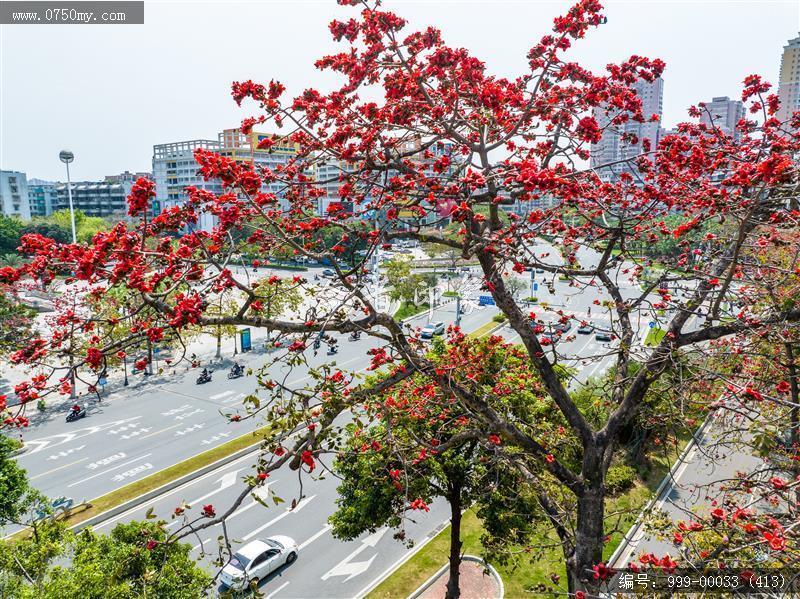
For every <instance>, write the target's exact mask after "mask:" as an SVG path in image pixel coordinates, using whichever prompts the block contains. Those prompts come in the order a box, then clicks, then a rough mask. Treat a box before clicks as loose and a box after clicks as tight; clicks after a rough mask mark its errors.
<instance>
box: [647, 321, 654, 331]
mask: <svg viewBox="0 0 800 599" xmlns="http://www.w3.org/2000/svg"><path fill="white" fill-rule="evenodd" d="M647 326H649V327H650V328H651V329H652V328H654V327H655V326H656V323H654V322H653V321H652V320H651V321H650V322H648V323H647Z"/></svg>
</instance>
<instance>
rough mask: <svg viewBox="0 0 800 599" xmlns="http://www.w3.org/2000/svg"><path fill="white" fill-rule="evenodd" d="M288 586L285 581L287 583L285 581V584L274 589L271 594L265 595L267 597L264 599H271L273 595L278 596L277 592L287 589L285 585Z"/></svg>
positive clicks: (287, 582)
mask: <svg viewBox="0 0 800 599" xmlns="http://www.w3.org/2000/svg"><path fill="white" fill-rule="evenodd" d="M288 584H289V581H288V580H287V581H286V582H284V583H283V584H282V585H281V586H279V587H278V588H277V589H275V590H274V591H272V592H271V593H270V594H269V595H267V596H266V599H273V597H275V595H277V594H278V591H282V590H283V589H285V588H286V587H287V585H288Z"/></svg>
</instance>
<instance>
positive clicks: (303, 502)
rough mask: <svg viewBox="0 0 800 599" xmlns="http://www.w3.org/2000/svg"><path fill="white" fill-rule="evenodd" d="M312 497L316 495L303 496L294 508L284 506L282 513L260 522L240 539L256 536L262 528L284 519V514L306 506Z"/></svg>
mask: <svg viewBox="0 0 800 599" xmlns="http://www.w3.org/2000/svg"><path fill="white" fill-rule="evenodd" d="M314 497H316V495H312V496H311V497H306V498H305V499H303V500H302V501H301V502H300V503H298V504H297V505H296V506H295V508H294V509H291V508H286V511H285V512H283V513H282V514H280V515H279V516H275V517H274V518H273V519H272V520H270V521H269V522H267V523H266V524H262V525H261V526H259V527H258V528H256V529H255V530H254V531H253V532H251V533H248V534H246V535H245V536H243V537H242V540H243V541H249V540H250V539H252V538H253V537H254V536H256V535H257V534H258V533H260V532H261V531H262V530H264V529H266V528H268V527H270V526H272V525H273V524H275V523H276V522H278V521H280V520H283V519H284V518H285V517H286V516H288V515H289V514H294V513H296V512H299V511H300V510H302V509H303V508H304V507H306V506H307V505H308V504H309V503H310V502H311V500H312V499H314Z"/></svg>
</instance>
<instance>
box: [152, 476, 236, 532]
mask: <svg viewBox="0 0 800 599" xmlns="http://www.w3.org/2000/svg"><path fill="white" fill-rule="evenodd" d="M239 470H241V468H237V469H236V470H233V471H232V472H226V473H225V474H223V475H222V476H220V477H219V478H218V479H217V480H216V481H214V482H218V483H219V487H217V488H216V489H214V490H213V491H211V492H210V493H206V494H205V495H203V496H202V497H198V498H197V499H195V500H194V501H187V502H186V503H187V504H188V505H190V506H194V505H198V504H200V503H202V502H203V501H205V500H206V499H208V498H209V497H211V496H212V495H216V494H217V493H219V492H220V491H224V490H225V489H227V488H228V487H232V486H233V485H235V484H236V481H237V480H238V475H239ZM180 523H181V520H177V519H176V520H173V521H172V522H170V523H169V524H167V528H169V527H170V526H174V525H176V524H180Z"/></svg>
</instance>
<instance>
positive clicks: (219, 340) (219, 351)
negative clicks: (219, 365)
mask: <svg viewBox="0 0 800 599" xmlns="http://www.w3.org/2000/svg"><path fill="white" fill-rule="evenodd" d="M221 357H222V328H221V327H219V326H218V327H217V358H221Z"/></svg>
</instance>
